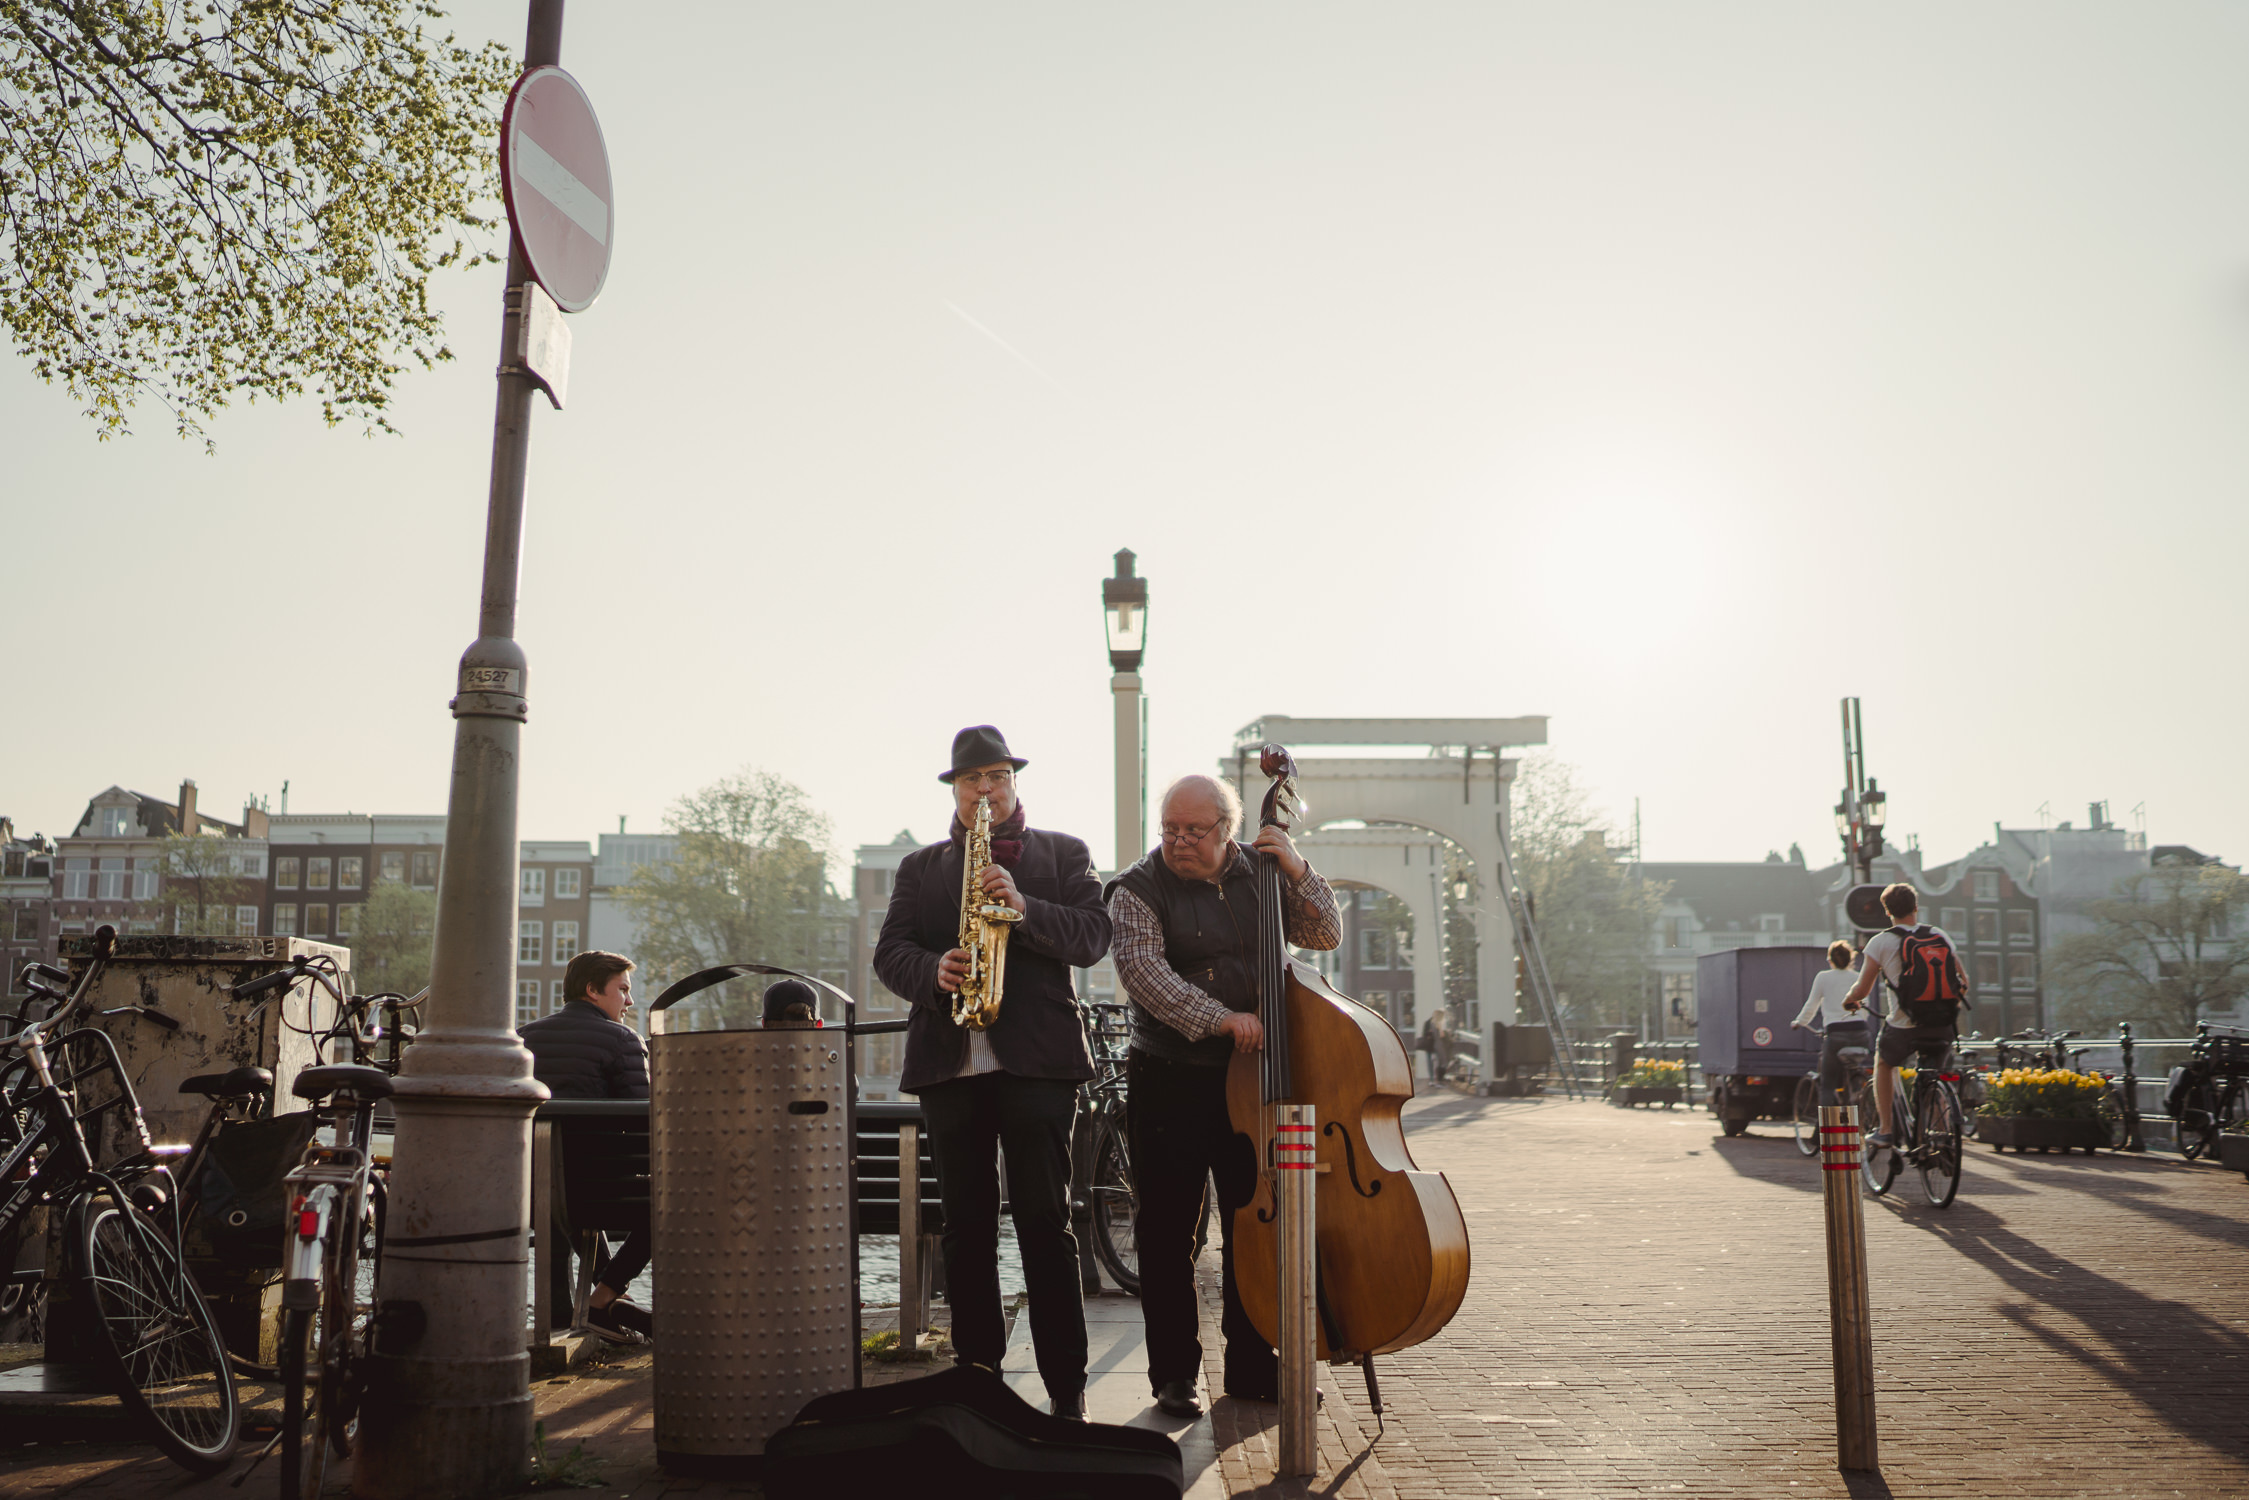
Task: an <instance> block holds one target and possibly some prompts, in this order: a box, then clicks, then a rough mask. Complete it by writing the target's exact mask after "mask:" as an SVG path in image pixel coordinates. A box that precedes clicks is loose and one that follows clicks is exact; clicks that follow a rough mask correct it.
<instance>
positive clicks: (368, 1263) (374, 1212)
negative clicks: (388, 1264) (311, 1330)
mask: <svg viewBox="0 0 2249 1500" xmlns="http://www.w3.org/2000/svg"><path fill="white" fill-rule="evenodd" d="M367 1191H368V1195H369V1196H368V1202H367V1206H366V1208H365V1209H364V1210H363V1211H362V1212H361V1214H360V1221H359V1235H358V1239H357V1242H356V1243H355V1244H352V1245H350V1246H349V1247H347V1249H348V1252H349V1253H348V1254H346V1255H341V1256H339V1257H338V1259H337V1263H336V1274H335V1275H334V1276H333V1277H332V1278H330V1280H329V1283H328V1286H327V1287H326V1288H325V1294H326V1295H325V1300H324V1301H323V1302H322V1317H323V1319H324V1321H325V1322H326V1323H327V1326H329V1327H332V1328H339V1329H342V1330H343V1336H342V1337H340V1338H337V1339H333V1340H330V1341H328V1342H327V1343H325V1344H323V1346H322V1357H321V1365H320V1369H321V1381H320V1399H321V1402H322V1405H323V1406H324V1407H325V1409H326V1412H327V1415H326V1416H325V1417H323V1418H322V1420H321V1424H320V1425H321V1427H322V1428H323V1429H324V1430H325V1431H326V1432H327V1434H328V1446H329V1448H330V1449H331V1450H332V1451H333V1452H334V1453H335V1455H336V1456H337V1457H338V1458H349V1457H350V1456H351V1452H352V1449H353V1448H354V1447H355V1446H356V1445H357V1443H358V1441H359V1399H360V1397H361V1396H362V1395H364V1394H365V1393H366V1390H367V1360H368V1357H369V1356H370V1355H372V1354H373V1353H374V1329H375V1298H376V1293H375V1286H376V1281H377V1276H376V1272H377V1270H378V1269H379V1268H380V1264H381V1253H382V1212H383V1184H382V1183H381V1182H379V1181H370V1182H369V1183H368V1184H367Z"/></svg>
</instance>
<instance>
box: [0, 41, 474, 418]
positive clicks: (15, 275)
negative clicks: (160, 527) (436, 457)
mask: <svg viewBox="0 0 2249 1500" xmlns="http://www.w3.org/2000/svg"><path fill="white" fill-rule="evenodd" d="M442 15H443V12H441V11H440V10H438V9H437V8H436V7H435V6H433V5H430V4H426V3H419V0H206V3H203V4H188V3H182V0H0V322H5V323H6V325H7V327H8V330H9V332H10V334H11V335H12V336H13V338H14V340H15V342H16V344H17V347H18V349H19V350H20V351H21V352H22V353H23V354H25V355H26V356H28V357H29V358H30V359H31V360H32V362H33V366H34V368H35V369H36V370H37V372H38V374H39V376H40V377H41V378H42V379H44V380H47V381H50V382H52V381H58V380H59V381H61V382H63V384H64V385H65V386H66V387H67V388H68V389H69V390H70V392H71V394H72V396H73V397H74V398H76V399H78V400H80V401H82V402H84V403H85V407H86V412H87V415H89V416H91V417H93V418H94V419H95V421H96V422H97V423H98V425H99V430H100V434H101V435H102V436H104V437H106V436H110V435H112V434H114V433H117V432H119V431H123V430H125V429H126V426H127V414H128V412H129V410H130V409H131V408H132V407H133V406H134V405H135V404H136V403H137V402H138V401H139V400H141V399H142V398H144V397H148V398H153V399H155V400H157V401H160V402H161V403H162V404H163V405H164V406H166V407H167V408H168V409H169V410H170V411H171V413H172V415H173V417H174V420H175V422H176V423H177V426H178V429H179V431H180V433H181V435H182V436H186V435H189V434H191V433H196V432H199V431H200V422H201V419H203V418H207V417H209V416H211V415H212V414H213V413H214V412H216V411H217V410H218V409H219V408H221V407H223V406H225V405H226V404H227V402H228V401H229V400H230V399H231V398H232V397H233V396H235V395H236V394H237V393H242V394H247V395H248V396H250V397H251V398H252V399H255V398H257V397H258V396H267V397H271V398H273V399H275V400H281V399H285V398H287V397H290V396H295V395H301V394H303V393H305V392H306V391H308V390H309V391H311V392H312V393H313V394H314V395H315V396H317V398H318V399H319V401H320V404H321V413H322V415H323V417H325V418H326V420H327V421H328V422H329V423H330V424H334V423H336V422H338V421H341V420H344V419H345V418H347V417H348V418H352V419H355V420H361V421H364V422H366V423H367V424H368V425H369V426H370V427H371V428H383V429H386V430H387V429H388V428H389V426H390V424H389V422H388V420H387V419H386V416H385V412H386V410H387V408H388V406H389V403H390V393H391V384H392V380H393V378H394V377H395V376H396V375H397V374H398V372H399V371H400V370H402V369H403V368H405V365H406V363H407V362H409V361H411V362H413V363H416V364H419V365H422V366H425V367H426V366H429V365H431V364H433V363H435V362H436V361H439V360H444V359H450V358H451V357H452V353H451V351H450V350H449V349H448V348H447V347H446V346H445V344H444V342H443V339H442V328H441V326H440V319H439V315H438V314H437V313H436V312H435V311H433V310H432V308H431V307H430V304H429V296H428V289H429V278H430V275H431V273H432V272H433V271H435V270H436V269H438V268H440V267H444V266H451V265H462V264H466V265H473V264H477V263H479V262H480V261H483V260H487V259H492V258H494V257H493V256H492V255H491V254H490V253H489V252H487V251H485V250H483V249H480V248H477V247H476V246H475V245H473V244H472V243H471V241H470V239H469V238H466V237H464V236H474V235H475V234H476V232H478V231H483V230H489V229H491V228H493V227H494V219H493V217H492V212H491V205H493V204H494V203H496V202H497V201H498V189H497V183H496V167H497V163H496V159H495V156H494V150H493V146H494V142H495V140H496V138H497V135H498V106H499V105H500V103H501V102H502V101H503V99H504V98H505V95H506V91H507V88H508V85H509V84H510V82H511V81H512V80H513V78H514V76H515V73H516V65H515V62H514V60H513V58H512V57H511V56H510V54H509V52H508V50H507V49H506V48H505V47H503V46H501V45H500V44H499V43H497V42H493V43H487V44H486V45H484V46H483V47H481V48H473V49H472V48H469V47H464V46H462V45H460V44H458V43H457V42H456V41H455V40H454V38H453V37H452V36H451V35H450V34H447V35H444V36H442V37H439V36H432V35H429V34H428V33H426V32H425V31H424V29H423V28H424V23H426V22H433V21H436V20H439V19H441V18H442Z"/></svg>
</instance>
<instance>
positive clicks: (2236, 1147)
mask: <svg viewBox="0 0 2249 1500" xmlns="http://www.w3.org/2000/svg"><path fill="white" fill-rule="evenodd" d="M2218 1161H2219V1163H2220V1165H2222V1166H2224V1168H2225V1169H2226V1170H2227V1171H2229V1172H2239V1173H2240V1174H2241V1175H2242V1176H2244V1177H2249V1135H2221V1136H2219V1137H2218Z"/></svg>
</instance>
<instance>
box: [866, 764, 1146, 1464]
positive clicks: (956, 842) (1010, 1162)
mask: <svg viewBox="0 0 2249 1500" xmlns="http://www.w3.org/2000/svg"><path fill="white" fill-rule="evenodd" d="M1027 764H1029V762H1027V761H1025V760H1023V759H1022V758H1021V757H1019V756H1014V755H1010V754H1009V753H1008V749H1007V741H1006V739H1004V738H1003V737H1002V736H1001V734H1000V732H999V731H998V730H997V729H994V728H993V727H992V726H991V725H989V724H977V725H973V726H971V727H970V728H967V729H964V730H962V731H961V732H960V733H959V734H958V735H956V736H954V738H953V763H952V767H951V769H949V770H947V771H944V772H942V773H941V774H940V775H939V776H938V778H937V779H938V780H939V781H942V782H945V783H946V784H947V785H949V786H950V787H952V789H953V811H954V816H953V829H952V837H951V838H949V839H947V840H946V841H945V842H943V843H939V844H932V845H930V846H929V847H928V848H926V849H916V850H915V851H914V852H913V853H911V854H909V855H907V856H906V858H905V859H904V860H903V861H902V862H901V863H900V864H899V866H898V877H897V882H896V884H895V885H894V886H893V887H892V889H891V896H890V908H889V910H888V911H887V912H886V913H885V914H884V916H883V921H882V937H881V940H880V941H879V942H878V943H877V945H876V947H875V972H876V973H877V974H878V975H880V976H881V978H882V982H883V983H884V984H885V985H887V986H889V987H890V989H891V991H892V993H894V994H897V995H899V996H901V997H903V998H904V999H905V1000H906V1001H907V1002H908V1004H909V1005H911V1007H912V1013H911V1015H910V1016H909V1017H908V1019H907V1024H906V1065H905V1068H904V1069H903V1070H902V1073H901V1076H900V1078H899V1080H898V1086H899V1087H900V1088H901V1089H904V1090H905V1091H906V1092H907V1093H909V1094H917V1095H919V1096H920V1098H921V1106H922V1112H923V1113H924V1114H925V1115H926V1116H927V1117H928V1120H929V1144H930V1153H931V1154H932V1155H933V1156H934V1157H935V1158H936V1161H937V1185H938V1193H939V1197H940V1200H941V1201H942V1203H943V1204H944V1209H945V1236H944V1252H945V1289H946V1296H947V1297H948V1298H949V1299H950V1300H951V1302H952V1305H953V1348H954V1350H955V1351H956V1353H957V1355H958V1357H959V1359H960V1362H961V1363H962V1364H965V1365H982V1366H984V1367H985V1368H987V1369H990V1370H993V1371H997V1370H998V1369H999V1367H1000V1356H1001V1355H1002V1354H1004V1353H1005V1352H1006V1346H1007V1333H1006V1323H1005V1321H1004V1320H1003V1317H1002V1315H1001V1311H1000V1279H999V1234H1000V1184H999V1162H998V1157H999V1153H1000V1152H1001V1150H1003V1149H1004V1150H1005V1151H1006V1153H1007V1187H1008V1203H1009V1207H1010V1209H1011V1211H1012V1213H1013V1216H1014V1219H1015V1244H1016V1248H1017V1250H1018V1251H1019V1252H1020V1253H1021V1255H1022V1257H1023V1283H1024V1288H1025V1290H1026V1291H1028V1292H1029V1294H1030V1299H1031V1307H1030V1313H1031V1342H1032V1345H1033V1347H1034V1348H1035V1349H1036V1351H1037V1354H1038V1364H1039V1376H1040V1378H1041V1379H1042V1380H1043V1381H1045V1383H1046V1392H1047V1396H1048V1398H1049V1399H1050V1400H1051V1401H1052V1403H1053V1408H1054V1414H1055V1415H1056V1416H1061V1417H1076V1418H1079V1419H1081V1420H1082V1419H1083V1418H1084V1416H1085V1361H1086V1333H1085V1304H1084V1303H1083V1302H1082V1301H1081V1300H1080V1294H1079V1290H1078V1242H1077V1237H1076V1236H1075V1235H1074V1234H1072V1233H1071V1232H1070V1131H1071V1127H1072V1124H1073V1122H1074V1121H1075V1118H1076V1114H1077V1097H1078V1085H1079V1084H1080V1083H1081V1082H1083V1081H1084V1080H1086V1079H1088V1078H1091V1077H1092V1076H1093V1056H1092V1054H1091V1053H1089V1052H1088V1051H1087V1050H1086V1045H1085V1033H1084V1030H1083V1029H1082V1028H1081V1027H1080V1025H1079V1024H1078V1007H1077V993H1076V988H1075V986H1074V984H1073V983H1072V980H1071V972H1070V971H1071V970H1073V969H1082V968H1086V967H1088V966H1089V965H1092V964H1095V963H1099V962H1100V961H1101V955H1102V954H1104V953H1106V952H1108V951H1109V914H1108V912H1107V911H1105V910H1103V908H1102V905H1101V883H1100V881H1099V880H1098V879H1097V878H1096V877H1095V875H1094V873H1093V856H1092V855H1091V854H1089V853H1088V852H1087V850H1086V846H1085V843H1084V841H1083V840H1081V839H1074V838H1072V837H1070V836H1069V835H1068V834H1066V833H1052V832H1049V831H1048V830H1046V829H1043V828H1031V827H1027V826H1026V825H1025V823H1024V818H1023V807H1022V804H1021V803H1020V802H1018V801H1017V800H1016V788H1015V773H1016V772H1018V771H1020V770H1022V769H1023V767H1024V766H1025V765H1027ZM984 799H989V801H990V803H991V836H990V837H991V863H990V864H989V865H987V866H986V867H985V869H984V871H983V874H982V877H981V882H980V883H981V887H982V893H981V895H982V899H983V900H984V901H985V902H987V903H990V904H998V905H1004V906H1006V907H1007V908H1009V909H1010V910H1012V911H1014V912H1015V913H1017V914H1018V916H1019V918H1020V920H1017V921H1014V922H1012V923H1010V924H1008V925H1009V927H1010V928H1011V932H1010V935H1009V938H1008V942H1007V948H1006V967H1005V969H1004V971H1003V983H1002V987H1001V993H1000V1009H999V1015H998V1017H997V1018H996V1019H995V1020H993V1021H992V1023H991V1024H990V1025H989V1026H988V1027H986V1028H984V1029H983V1030H971V1029H969V1028H967V1027H964V1026H961V1025H958V1024H956V1023H955V1021H954V1014H953V1013H954V999H955V995H956V993H957V992H958V991H959V990H960V988H961V985H962V982H963V981H964V979H966V978H967V976H968V974H969V954H968V953H967V951H966V950H964V949H962V948H961V947H960V946H959V942H960V933H961V885H962V873H963V862H964V861H965V859H966V858H967V849H968V844H969V835H970V831H971V830H972V829H973V828H974V827H975V826H976V813H977V803H978V802H979V801H980V800H984Z"/></svg>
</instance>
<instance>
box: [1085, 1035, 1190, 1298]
mask: <svg viewBox="0 0 2249 1500" xmlns="http://www.w3.org/2000/svg"><path fill="white" fill-rule="evenodd" d="M1124 1012H1125V1007H1124V1006H1123V1005H1121V1004H1116V1003H1112V1002H1109V1001H1096V1002H1093V1003H1091V1004H1088V1005H1086V1006H1084V1007H1082V1008H1081V1011H1080V1024H1081V1025H1082V1026H1083V1027H1084V1028H1085V1036H1086V1046H1087V1048H1088V1050H1090V1051H1091V1052H1092V1054H1093V1067H1094V1076H1093V1077H1092V1078H1091V1079H1090V1080H1089V1081H1088V1082H1087V1083H1086V1085H1085V1095H1084V1098H1085V1106H1086V1107H1085V1108H1084V1109H1083V1110H1082V1111H1080V1113H1079V1116H1078V1129H1077V1131H1076V1132H1075V1135H1076V1140H1075V1141H1074V1143H1073V1145H1074V1147H1075V1149H1074V1150H1073V1152H1072V1157H1071V1163H1072V1175H1073V1176H1075V1177H1077V1178H1078V1179H1079V1186H1080V1191H1079V1192H1077V1193H1074V1194H1073V1195H1072V1196H1073V1199H1074V1201H1076V1202H1077V1203H1079V1204H1080V1205H1082V1206H1085V1207H1087V1208H1089V1209H1090V1210H1091V1213H1092V1217H1093V1255H1094V1259H1096V1260H1098V1261H1099V1262H1100V1263H1101V1268H1102V1269H1103V1270H1104V1271H1107V1272H1108V1273H1109V1279H1110V1280H1111V1281H1114V1282H1115V1283H1116V1284H1117V1288H1118V1290H1120V1291H1122V1292H1124V1293H1125V1294H1126V1295H1127V1296H1133V1297H1137V1296H1139V1295H1140V1245H1139V1239H1138V1233H1137V1228H1136V1224H1137V1220H1138V1217H1139V1212H1140V1203H1139V1196H1138V1194H1137V1193H1136V1192H1135V1190H1134V1188H1133V1183H1132V1140H1131V1134H1130V1132H1129V1130H1128V1129H1127V1128H1126V1116H1125V1087H1126V1085H1125V1053H1126V1050H1127V1046H1128V1044H1129V1041H1130V1036H1131V1032H1130V1028H1129V1027H1128V1026H1126V1025H1125V1023H1124V1021H1123V1016H1124ZM1211 1213H1212V1193H1211V1190H1210V1184H1209V1182H1208V1180H1207V1179H1206V1180H1205V1182H1204V1184H1203V1211H1202V1216H1201V1218H1200V1219H1198V1220H1197V1223H1196V1229H1195V1254H1196V1256H1197V1257H1200V1256H1201V1255H1202V1253H1203V1247H1204V1246H1205V1245H1207V1244H1209V1242H1210V1221H1211Z"/></svg>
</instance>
